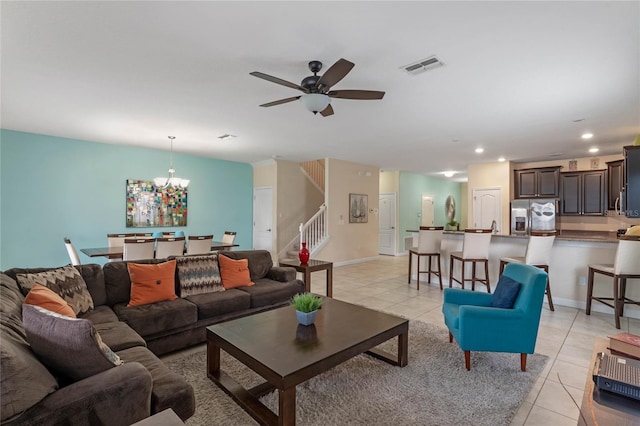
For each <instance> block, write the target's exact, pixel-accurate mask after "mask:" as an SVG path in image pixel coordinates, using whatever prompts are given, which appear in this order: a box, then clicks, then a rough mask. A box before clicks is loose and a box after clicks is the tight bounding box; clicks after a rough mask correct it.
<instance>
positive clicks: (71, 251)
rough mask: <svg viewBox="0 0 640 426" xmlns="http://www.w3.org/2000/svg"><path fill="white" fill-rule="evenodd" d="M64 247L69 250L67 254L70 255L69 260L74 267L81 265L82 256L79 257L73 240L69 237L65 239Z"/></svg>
mask: <svg viewBox="0 0 640 426" xmlns="http://www.w3.org/2000/svg"><path fill="white" fill-rule="evenodd" d="M64 245H65V247H66V248H67V254H68V255H69V259H71V264H72V265H74V266H75V265H80V256H78V252H77V251H76V248H75V247H74V246H73V244H72V243H71V240H70V239H68V238H67V237H65V238H64Z"/></svg>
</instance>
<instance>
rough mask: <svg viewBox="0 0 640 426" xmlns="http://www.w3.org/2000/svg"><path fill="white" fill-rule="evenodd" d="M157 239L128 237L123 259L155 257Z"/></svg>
mask: <svg viewBox="0 0 640 426" xmlns="http://www.w3.org/2000/svg"><path fill="white" fill-rule="evenodd" d="M155 244H156V241H155V240H154V239H150V238H126V239H125V240H124V246H123V247H124V248H123V251H122V260H140V259H153V257H154V256H153V255H154V251H155Z"/></svg>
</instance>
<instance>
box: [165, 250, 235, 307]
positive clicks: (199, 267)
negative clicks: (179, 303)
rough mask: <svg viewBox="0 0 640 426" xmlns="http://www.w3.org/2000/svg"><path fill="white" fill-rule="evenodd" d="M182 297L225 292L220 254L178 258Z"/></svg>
mask: <svg viewBox="0 0 640 426" xmlns="http://www.w3.org/2000/svg"><path fill="white" fill-rule="evenodd" d="M175 259H176V268H177V276H178V282H179V287H180V297H187V296H193V295H195V294H203V293H212V292H219V291H224V287H223V286H222V278H221V277H220V269H219V268H218V254H217V253H216V254H211V255H207V256H179V257H176V258H175Z"/></svg>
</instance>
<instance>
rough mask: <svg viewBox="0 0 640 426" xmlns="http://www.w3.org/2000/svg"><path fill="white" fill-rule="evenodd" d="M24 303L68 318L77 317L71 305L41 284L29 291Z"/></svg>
mask: <svg viewBox="0 0 640 426" xmlns="http://www.w3.org/2000/svg"><path fill="white" fill-rule="evenodd" d="M24 303H26V304H27V305H36V306H40V307H41V308H44V309H46V310H49V311H51V312H55V313H56V314H60V315H65V316H67V317H71V318H75V317H76V314H75V312H73V308H72V307H71V305H69V303H67V302H65V301H64V299H62V297H60V296H58V295H57V294H56V293H55V292H54V291H53V290H51V289H49V288H47V287H45V286H43V285H40V284H36V285H34V286H33V287H32V288H31V290H29V293H28V294H27V297H25V298H24Z"/></svg>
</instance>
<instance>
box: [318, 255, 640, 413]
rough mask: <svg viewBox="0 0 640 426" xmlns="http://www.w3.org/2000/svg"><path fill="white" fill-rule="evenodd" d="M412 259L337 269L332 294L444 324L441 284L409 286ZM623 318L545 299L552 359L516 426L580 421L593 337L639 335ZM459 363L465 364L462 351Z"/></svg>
mask: <svg viewBox="0 0 640 426" xmlns="http://www.w3.org/2000/svg"><path fill="white" fill-rule="evenodd" d="M407 262H408V258H407V257H406V256H399V257H392V256H381V257H380V258H379V260H375V261H371V262H365V263H358V264H353V265H347V266H342V267H337V268H334V271H333V297H334V298H336V299H340V300H344V301H347V302H351V303H355V304H359V305H363V306H367V307H369V308H372V309H377V310H381V311H384V312H389V313H392V314H396V315H400V316H403V317H406V318H409V319H415V320H419V321H424V322H429V323H432V324H439V325H441V326H442V327H445V326H444V322H443V319H442V311H441V309H442V292H441V291H440V287H439V286H438V285H435V284H431V285H429V284H427V283H426V282H424V281H421V283H420V290H417V289H416V282H415V280H413V281H412V282H411V284H410V285H409V284H407ZM423 278H424V276H423ZM311 290H312V291H313V292H315V293H318V294H325V291H326V284H325V273H324V272H314V273H313V274H312V276H311ZM621 321H622V323H621V330H617V329H616V328H615V326H614V320H613V314H611V315H609V314H602V313H592V314H591V315H590V316H587V315H585V313H584V310H580V309H574V308H567V307H564V306H558V305H557V304H556V306H555V311H554V312H552V311H550V310H549V308H548V305H547V304H546V303H545V305H544V307H543V310H542V318H541V320H540V330H539V333H538V341H537V344H536V352H537V353H541V354H544V355H547V356H548V357H549V361H548V363H547V365H546V367H545V369H544V371H543V372H542V374H541V376H540V377H539V379H538V381H537V382H536V384H535V386H534V387H533V389H532V391H531V393H530V394H529V395H528V397H527V398H526V400H525V402H524V403H523V404H522V406H521V407H520V410H519V411H518V413H517V414H516V416H515V418H514V420H513V422H512V425H526V426H533V425H536V426H537V425H545V426H546V425H550V424H553V425H558V426H561V425H575V424H576V423H577V421H578V417H579V415H580V414H579V410H578V408H577V406H576V404H575V403H574V402H573V401H572V399H571V396H572V397H573V399H574V400H575V401H576V403H577V404H578V405H580V404H581V402H582V394H583V390H584V385H585V383H586V380H587V378H588V377H589V370H590V366H589V361H590V359H591V353H592V350H593V342H594V338H596V337H601V338H606V337H607V336H609V335H611V334H615V333H619V332H631V333H636V334H638V333H640V320H637V319H633V318H631V319H630V318H622V319H621ZM460 362H464V360H463V356H462V354H461V355H460ZM563 385H564V388H563ZM565 388H566V390H565ZM569 394H570V395H571V396H569Z"/></svg>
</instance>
